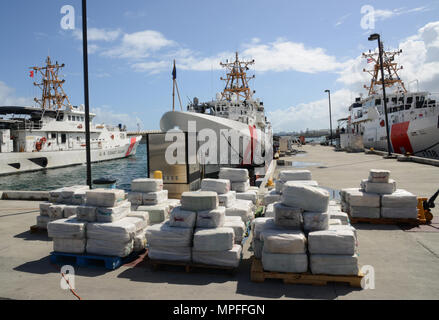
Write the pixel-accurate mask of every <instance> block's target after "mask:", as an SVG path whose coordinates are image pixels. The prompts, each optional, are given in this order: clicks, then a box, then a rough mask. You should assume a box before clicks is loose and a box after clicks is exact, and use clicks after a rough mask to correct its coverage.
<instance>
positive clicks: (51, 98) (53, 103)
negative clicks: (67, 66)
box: [31, 57, 72, 110]
mask: <svg viewBox="0 0 439 320" xmlns="http://www.w3.org/2000/svg"><path fill="white" fill-rule="evenodd" d="M63 67H64V63H63V64H62V65H59V64H58V61H57V62H56V63H55V64H52V62H51V61H50V57H47V59H46V66H45V67H31V69H32V70H33V71H34V72H35V73H39V74H40V75H41V77H42V82H41V83H36V82H34V86H36V87H38V88H40V89H41V91H42V96H41V99H37V98H34V100H35V102H36V103H37V104H38V105H39V106H40V107H41V109H43V110H46V109H47V110H60V109H62V107H63V106H64V107H68V108H70V109H71V108H72V105H71V104H70V101H69V98H68V97H67V95H66V93H65V92H64V89H63V87H62V85H63V84H64V82H65V80H64V79H63V80H59V79H58V76H59V71H60V69H61V68H63Z"/></svg>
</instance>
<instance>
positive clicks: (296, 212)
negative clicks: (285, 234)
mask: <svg viewBox="0 0 439 320" xmlns="http://www.w3.org/2000/svg"><path fill="white" fill-rule="evenodd" d="M302 212H303V210H302V209H301V208H294V207H289V206H286V205H284V204H282V203H275V204H274V221H275V223H276V225H278V226H282V227H289V228H295V229H301V228H302V224H303V217H302Z"/></svg>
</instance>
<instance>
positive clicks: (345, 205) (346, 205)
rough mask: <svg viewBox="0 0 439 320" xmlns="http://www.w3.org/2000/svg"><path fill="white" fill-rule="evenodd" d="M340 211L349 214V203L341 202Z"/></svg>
mask: <svg viewBox="0 0 439 320" xmlns="http://www.w3.org/2000/svg"><path fill="white" fill-rule="evenodd" d="M340 209H341V211H342V212H347V213H350V212H349V210H350V208H349V203H347V202H344V201H342V202H341V203H340Z"/></svg>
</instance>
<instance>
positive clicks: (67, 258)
mask: <svg viewBox="0 0 439 320" xmlns="http://www.w3.org/2000/svg"><path fill="white" fill-rule="evenodd" d="M143 252H144V251H141V252H132V253H131V254H130V255H128V256H126V257H124V258H121V257H113V256H101V255H90V254H75V253H66V252H55V251H53V252H51V253H50V262H52V263H55V264H67V263H68V264H72V265H74V266H78V267H102V266H104V267H105V268H106V269H109V270H114V269H117V268H119V267H120V266H121V265H123V264H125V263H128V262H131V261H133V260H134V259H135V258H137V257H138V256H139V255H140V254H142V253H143Z"/></svg>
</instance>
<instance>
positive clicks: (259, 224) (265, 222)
mask: <svg viewBox="0 0 439 320" xmlns="http://www.w3.org/2000/svg"><path fill="white" fill-rule="evenodd" d="M251 226H252V234H253V239H260V237H261V233H262V232H263V231H264V230H269V229H273V230H281V229H282V228H280V227H279V226H277V225H276V223H275V222H274V219H273V218H266V217H263V218H256V219H255V220H253V221H252V225H251Z"/></svg>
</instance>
